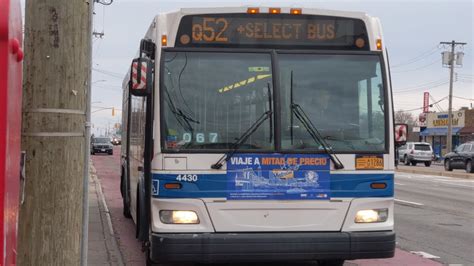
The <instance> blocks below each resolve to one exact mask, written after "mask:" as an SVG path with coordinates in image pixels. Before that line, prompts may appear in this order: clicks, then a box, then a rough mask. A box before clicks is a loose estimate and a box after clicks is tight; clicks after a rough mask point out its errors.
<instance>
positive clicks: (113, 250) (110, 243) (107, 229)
mask: <svg viewBox="0 0 474 266" xmlns="http://www.w3.org/2000/svg"><path fill="white" fill-rule="evenodd" d="M90 179H91V181H92V182H90V186H95V191H96V195H97V201H98V203H99V212H100V216H101V220H102V228H103V233H104V236H105V239H104V242H105V248H106V250H107V254H108V262H109V263H110V265H119V266H123V265H125V264H124V262H123V255H122V252H121V251H120V249H119V245H118V243H117V239H116V238H115V232H114V228H113V226H112V220H111V217H110V212H109V208H108V206H107V202H106V201H105V196H104V193H103V192H102V185H101V183H100V180H99V178H97V174H96V170H95V167H94V165H93V164H92V163H91V164H90Z"/></svg>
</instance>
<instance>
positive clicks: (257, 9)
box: [247, 7, 260, 14]
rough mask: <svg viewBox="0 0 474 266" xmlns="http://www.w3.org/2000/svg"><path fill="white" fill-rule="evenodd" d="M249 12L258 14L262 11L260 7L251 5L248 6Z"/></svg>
mask: <svg viewBox="0 0 474 266" xmlns="http://www.w3.org/2000/svg"><path fill="white" fill-rule="evenodd" d="M247 13H248V14H258V13H260V9H259V8H258V7H249V8H247Z"/></svg>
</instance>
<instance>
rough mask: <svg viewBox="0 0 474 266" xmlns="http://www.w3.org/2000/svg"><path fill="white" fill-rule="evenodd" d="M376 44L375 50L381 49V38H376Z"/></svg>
mask: <svg viewBox="0 0 474 266" xmlns="http://www.w3.org/2000/svg"><path fill="white" fill-rule="evenodd" d="M376 46H377V50H382V39H377V43H376Z"/></svg>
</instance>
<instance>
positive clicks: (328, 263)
mask: <svg viewBox="0 0 474 266" xmlns="http://www.w3.org/2000/svg"><path fill="white" fill-rule="evenodd" d="M343 265H344V260H318V266H343Z"/></svg>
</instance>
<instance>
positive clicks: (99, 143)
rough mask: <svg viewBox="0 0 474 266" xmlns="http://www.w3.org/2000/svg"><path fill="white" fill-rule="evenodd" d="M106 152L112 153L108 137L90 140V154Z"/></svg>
mask: <svg viewBox="0 0 474 266" xmlns="http://www.w3.org/2000/svg"><path fill="white" fill-rule="evenodd" d="M96 153H107V154H109V155H112V154H114V150H113V146H112V144H110V138H106V137H98V138H92V140H91V154H96Z"/></svg>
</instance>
